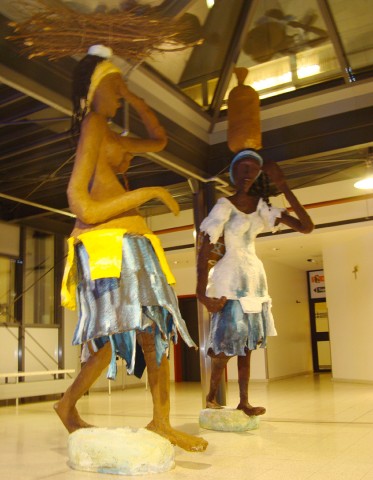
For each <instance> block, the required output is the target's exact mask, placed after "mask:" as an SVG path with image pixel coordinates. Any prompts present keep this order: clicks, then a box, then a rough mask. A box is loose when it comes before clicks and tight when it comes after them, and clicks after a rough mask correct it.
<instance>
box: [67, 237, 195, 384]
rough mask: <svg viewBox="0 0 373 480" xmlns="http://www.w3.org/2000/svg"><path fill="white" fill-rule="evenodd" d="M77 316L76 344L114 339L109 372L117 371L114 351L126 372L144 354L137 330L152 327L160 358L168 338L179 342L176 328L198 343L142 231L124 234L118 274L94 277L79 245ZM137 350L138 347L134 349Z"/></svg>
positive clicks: (139, 369) (189, 341)
mask: <svg viewBox="0 0 373 480" xmlns="http://www.w3.org/2000/svg"><path fill="white" fill-rule="evenodd" d="M75 248H76V256H75V258H76V259H77V267H78V288H77V304H78V312H79V319H78V323H77V326H76V329H75V333H74V336H73V345H79V344H84V343H86V342H88V341H89V340H94V342H95V345H96V347H97V348H100V347H102V346H103V344H105V343H106V342H107V341H110V342H111V344H112V349H113V361H112V362H111V365H110V367H109V373H108V377H109V378H113V377H115V374H116V367H115V355H119V356H121V357H122V358H124V360H125V361H126V363H127V371H128V373H133V372H134V371H135V373H136V372H137V375H138V376H141V375H140V373H141V374H142V370H143V368H144V365H143V366H142V368H138V366H137V368H135V364H136V362H137V363H138V362H139V361H142V360H141V352H139V351H137V350H141V349H140V348H138V349H136V332H141V331H142V332H143V331H149V332H150V331H153V332H154V341H155V346H156V354H157V361H158V364H160V362H161V359H162V356H163V355H164V354H165V352H166V351H167V349H168V346H169V342H170V340H172V341H174V342H175V343H176V342H177V332H179V333H180V334H181V336H182V338H183V339H184V341H185V342H186V343H187V344H188V345H189V346H191V347H192V346H193V347H195V343H194V342H193V340H192V339H191V338H190V336H189V333H188V330H187V327H186V324H185V321H184V320H183V319H182V318H181V315H180V311H179V307H178V301H177V297H176V295H175V293H174V290H173V288H172V287H171V286H170V285H169V284H168V283H167V280H166V277H165V275H164V273H163V271H162V269H161V266H160V264H159V261H158V258H157V256H156V254H155V252H154V249H153V247H152V245H151V243H150V241H149V240H148V239H147V238H145V237H143V236H141V235H127V234H126V235H124V236H123V247H122V253H123V257H122V267H121V274H120V277H119V278H104V279H98V280H91V277H90V268H89V258H88V254H87V251H86V249H85V247H84V245H83V244H82V243H79V244H77V245H76V247H75ZM136 351H137V353H136Z"/></svg>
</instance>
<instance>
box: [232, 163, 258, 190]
mask: <svg viewBox="0 0 373 480" xmlns="http://www.w3.org/2000/svg"><path fill="white" fill-rule="evenodd" d="M260 172H261V167H260V165H259V162H258V160H256V159H255V158H252V157H246V158H242V159H241V160H239V161H238V162H237V163H236V164H235V165H234V167H233V179H234V183H235V186H236V189H237V191H244V192H248V191H249V189H250V187H251V186H252V184H253V183H254V182H255V180H256V179H257V177H258V176H259V175H260Z"/></svg>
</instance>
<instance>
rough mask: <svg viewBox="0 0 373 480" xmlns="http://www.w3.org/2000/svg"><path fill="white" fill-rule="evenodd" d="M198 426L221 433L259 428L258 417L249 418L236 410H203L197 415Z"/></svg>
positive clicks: (225, 408)
mask: <svg viewBox="0 0 373 480" xmlns="http://www.w3.org/2000/svg"><path fill="white" fill-rule="evenodd" d="M199 425H200V427H202V428H207V429H208V430H218V431H221V432H245V431H246V430H255V429H256V428H259V417H255V416H253V417H249V416H248V415H246V414H245V413H244V412H243V411H242V410H237V409H236V408H227V407H224V408H222V409H215V408H205V409H204V410H201V413H200V415H199Z"/></svg>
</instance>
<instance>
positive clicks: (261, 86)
mask: <svg viewBox="0 0 373 480" xmlns="http://www.w3.org/2000/svg"><path fill="white" fill-rule="evenodd" d="M291 79H292V78H291V72H286V73H284V74H283V75H279V76H277V77H269V78H264V79H263V80H258V81H257V82H253V83H252V84H251V86H252V87H253V88H254V90H256V91H257V92H258V91H260V90H265V89H266V88H273V87H277V86H278V85H283V84H285V83H290V82H291Z"/></svg>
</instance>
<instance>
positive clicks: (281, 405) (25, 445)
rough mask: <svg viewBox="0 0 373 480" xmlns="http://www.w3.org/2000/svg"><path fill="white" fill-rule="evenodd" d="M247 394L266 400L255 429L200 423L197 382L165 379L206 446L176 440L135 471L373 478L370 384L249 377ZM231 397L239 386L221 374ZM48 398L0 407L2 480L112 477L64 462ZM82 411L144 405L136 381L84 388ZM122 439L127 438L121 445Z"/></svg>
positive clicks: (181, 416) (216, 476)
mask: <svg viewBox="0 0 373 480" xmlns="http://www.w3.org/2000/svg"><path fill="white" fill-rule="evenodd" d="M251 399H252V402H253V403H254V404H258V405H263V406H266V407H267V414H266V415H264V416H263V417H262V418H261V422H260V427H259V429H258V430H255V431H251V432H245V433H225V432H214V431H208V430H201V429H199V426H198V415H199V411H200V409H201V408H202V396H201V393H200V389H199V385H198V384H195V383H183V384H176V385H173V386H172V424H173V426H175V427H178V428H179V429H180V430H184V431H186V432H188V433H193V434H197V435H201V436H203V437H204V438H205V439H206V440H208V442H209V446H208V449H207V450H206V452H204V453H188V452H184V451H182V450H181V449H179V448H176V449H175V458H176V467H175V469H173V470H171V471H169V472H166V473H161V474H154V475H148V476H147V477H145V476H136V477H134V478H138V479H139V480H140V479H143V478H149V477H152V478H154V479H156V478H159V480H171V479H177V480H184V479H191V480H192V479H193V480H195V479H203V480H220V479H222V480H223V479H224V480H225V479H228V480H236V479H242V480H251V479H258V480H265V479H270V480H277V479H281V480H282V479H284V480H292V479H294V480H303V479H311V480H315V479H327V480H334V479H338V480H359V479H364V480H373V385H367V384H350V383H334V382H333V381H331V377H330V375H328V374H322V375H320V376H317V375H316V376H302V377H296V378H292V379H287V380H279V381H275V382H271V383H269V384H266V383H252V385H251ZM227 400H228V402H227V403H228V405H229V406H235V405H236V403H237V387H236V385H235V384H229V387H228V390H227ZM52 403H53V402H43V403H37V404H28V405H22V406H19V407H18V408H16V407H0V439H1V440H0V442H1V443H0V478H1V480H11V479H16V480H47V479H53V480H65V479H66V480H78V479H79V480H96V479H97V480H114V478H126V477H123V476H116V475H108V474H97V473H88V472H79V471H76V470H71V469H70V468H69V467H68V465H67V449H66V446H67V433H66V431H65V430H64V428H63V427H62V425H61V424H60V422H59V420H58V418H57V417H56V415H55V414H54V412H53V410H52ZM79 410H80V412H81V414H82V416H83V418H84V419H85V420H88V421H89V422H91V423H94V424H95V425H97V426H102V427H124V426H131V427H143V426H145V425H146V423H147V422H148V421H149V419H150V417H151V411H152V402H151V395H150V392H149V391H146V390H145V389H143V388H141V389H140V388H131V389H126V390H124V391H113V392H112V395H111V396H109V395H108V394H107V393H106V392H102V393H91V394H90V395H89V396H86V397H84V398H83V399H82V400H81V401H80V402H79ZM124 448H125V446H124Z"/></svg>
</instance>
